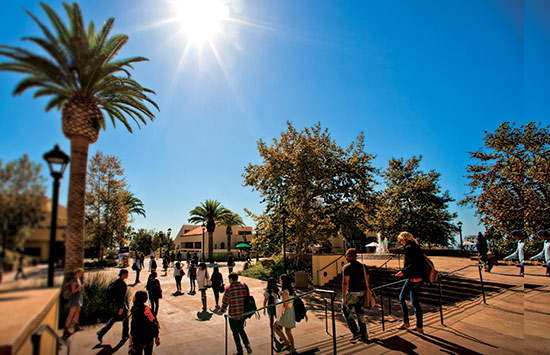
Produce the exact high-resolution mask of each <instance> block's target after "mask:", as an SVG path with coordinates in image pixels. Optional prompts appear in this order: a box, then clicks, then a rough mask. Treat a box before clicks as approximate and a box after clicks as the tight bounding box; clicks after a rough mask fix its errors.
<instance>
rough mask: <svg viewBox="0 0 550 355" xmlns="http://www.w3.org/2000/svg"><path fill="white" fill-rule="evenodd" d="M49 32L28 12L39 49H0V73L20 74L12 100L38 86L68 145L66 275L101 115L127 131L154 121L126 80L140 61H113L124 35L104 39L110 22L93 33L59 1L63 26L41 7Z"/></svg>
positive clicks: (78, 249) (74, 257)
mask: <svg viewBox="0 0 550 355" xmlns="http://www.w3.org/2000/svg"><path fill="white" fill-rule="evenodd" d="M41 6H42V8H43V10H44V11H45V12H46V14H47V16H48V18H49V20H50V21H51V23H52V26H53V29H54V31H55V33H53V32H52V31H51V30H50V29H48V27H46V26H45V25H44V24H42V22H40V21H39V20H38V19H37V18H36V17H35V16H33V15H32V14H31V13H29V12H27V13H28V14H29V16H30V17H31V18H32V19H33V20H34V21H35V22H36V23H37V24H38V26H39V27H40V29H41V30H42V33H43V35H44V36H43V37H28V38H25V39H26V40H28V41H30V42H32V43H34V44H36V45H38V46H39V47H40V48H39V51H37V52H35V53H33V52H31V51H29V50H27V49H22V48H17V47H11V46H0V55H1V56H4V57H7V58H8V59H9V61H8V62H4V63H0V70H2V71H11V72H16V73H22V74H25V78H24V79H23V80H22V81H21V82H19V84H18V85H17V86H16V87H15V90H14V92H13V93H14V95H19V94H21V93H23V92H24V91H26V90H27V89H31V88H36V89H37V90H36V91H35V93H34V97H42V96H48V97H51V100H50V101H49V102H48V103H47V104H46V107H45V109H46V111H49V110H51V109H52V108H56V109H58V110H62V112H63V113H62V120H61V122H62V129H63V134H64V135H65V136H66V137H67V138H68V139H70V140H71V166H70V180H69V196H68V204H67V233H66V243H65V246H66V253H65V271H66V274H68V273H69V272H71V271H72V270H74V269H75V268H77V267H82V265H83V262H84V248H83V246H84V228H85V225H84V220H85V218H84V216H85V210H86V204H85V192H86V168H87V161H88V148H89V145H90V144H92V143H94V142H95V141H97V138H98V136H99V129H100V128H101V127H103V128H105V117H104V113H105V114H107V115H108V116H109V118H110V119H111V121H112V123H113V126H115V124H116V122H117V121H118V122H120V123H122V124H123V125H124V126H125V127H126V129H128V131H130V132H132V128H131V126H130V124H129V123H128V118H131V119H132V120H133V121H135V123H136V124H137V125H138V127H139V125H140V123H143V124H146V123H147V119H151V120H152V119H153V118H154V115H153V113H152V112H151V110H150V109H149V108H148V107H147V106H146V103H149V104H151V105H153V106H154V107H156V108H157V109H158V106H157V105H156V103H155V102H154V101H152V100H151V99H150V98H149V97H148V96H147V94H154V92H153V91H151V90H149V89H147V88H144V87H142V86H141V85H140V84H139V83H138V82H136V81H135V80H133V79H131V78H130V72H129V69H132V68H133V67H132V64H133V63H137V62H141V61H145V60H147V59H146V58H143V57H131V58H127V59H119V60H115V57H116V56H117V54H118V53H119V51H120V50H121V48H122V47H123V46H124V45H125V44H126V42H127V41H128V36H126V35H122V34H118V35H114V36H112V37H109V33H110V31H111V29H112V27H113V24H114V18H109V19H107V21H105V23H104V24H103V26H101V28H100V29H99V31H96V28H95V25H94V23H93V22H90V23H89V24H88V26H87V27H86V26H85V24H84V20H83V17H82V13H81V11H80V7H79V6H78V5H77V4H76V3H73V4H72V5H71V4H68V3H63V6H64V8H65V11H66V13H67V16H68V23H69V25H68V26H67V25H66V24H65V23H64V22H63V20H62V19H61V18H60V17H59V15H58V14H57V13H56V12H55V11H54V10H53V9H52V8H51V7H49V6H48V5H46V4H45V3H41Z"/></svg>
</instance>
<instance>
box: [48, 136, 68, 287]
mask: <svg viewBox="0 0 550 355" xmlns="http://www.w3.org/2000/svg"><path fill="white" fill-rule="evenodd" d="M44 160H45V161H47V162H48V166H49V167H50V174H51V175H52V177H53V195H52V215H51V217H52V218H51V222H50V259H49V261H48V287H53V271H54V261H55V234H56V230H57V205H58V202H59V180H61V178H62V177H63V173H64V172H65V169H66V168H67V165H68V164H69V162H70V161H71V158H69V156H68V155H67V154H65V153H64V152H63V151H62V150H61V149H59V146H58V145H57V144H56V145H55V147H54V148H53V150H50V151H49V152H47V153H46V154H44Z"/></svg>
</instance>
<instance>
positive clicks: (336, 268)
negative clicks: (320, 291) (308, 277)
mask: <svg viewBox="0 0 550 355" xmlns="http://www.w3.org/2000/svg"><path fill="white" fill-rule="evenodd" d="M335 260H338V261H335ZM331 263H333V264H332V265H330V266H328V265H329V264H331ZM346 263H347V260H346V258H345V257H344V256H343V255H342V254H313V255H312V260H311V268H312V274H313V284H314V285H315V286H319V287H321V286H324V285H325V284H326V283H327V282H329V281H330V280H332V279H333V278H334V277H336V275H338V274H339V273H341V272H342V266H344V265H345V264H346ZM326 266H328V267H327V268H326V269H323V268H325V267H326Z"/></svg>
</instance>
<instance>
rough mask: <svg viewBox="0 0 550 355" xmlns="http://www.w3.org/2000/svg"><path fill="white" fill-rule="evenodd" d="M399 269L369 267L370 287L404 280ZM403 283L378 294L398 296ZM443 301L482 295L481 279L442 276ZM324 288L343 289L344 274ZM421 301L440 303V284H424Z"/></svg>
mask: <svg viewBox="0 0 550 355" xmlns="http://www.w3.org/2000/svg"><path fill="white" fill-rule="evenodd" d="M397 271H398V270H392V269H387V270H386V269H378V270H374V269H372V268H371V269H369V275H370V276H369V277H370V287H371V288H375V287H378V286H381V285H384V284H388V283H392V282H395V281H399V280H402V278H401V277H395V276H394V275H395V274H396V273H397ZM483 285H484V288H485V294H486V295H489V294H493V293H497V292H500V291H502V290H505V289H508V288H510V287H511V285H508V284H504V283H496V282H486V281H484V282H483ZM402 286H403V284H402V283H398V284H396V285H392V286H388V287H386V288H383V289H380V290H376V291H375V292H376V294H377V295H380V294H381V293H383V294H384V297H387V296H388V294H389V295H391V297H392V298H397V297H398V296H399V293H400V292H401V287H402ZM441 287H442V301H443V304H453V303H456V302H461V301H465V300H469V299H474V298H477V297H479V296H481V295H482V291H481V282H480V281H479V279H477V280H474V279H466V278H462V277H459V276H453V275H449V276H445V275H443V276H442V279H441ZM323 288H328V289H333V290H341V289H342V274H338V276H336V277H335V278H333V279H332V280H331V281H329V283H328V284H326V285H325V286H323ZM420 302H421V303H424V304H433V305H435V304H439V286H438V285H437V284H433V285H427V284H424V285H423V286H422V289H421V291H420Z"/></svg>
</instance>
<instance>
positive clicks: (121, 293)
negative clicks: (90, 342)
mask: <svg viewBox="0 0 550 355" xmlns="http://www.w3.org/2000/svg"><path fill="white" fill-rule="evenodd" d="M127 278H128V270H126V269H122V270H120V272H119V273H118V279H116V281H115V284H114V290H113V291H114V292H113V293H114V294H113V298H114V300H113V301H114V304H113V315H112V317H111V319H109V321H108V322H107V323H106V324H105V326H103V328H101V329H100V330H99V331H98V332H97V340H99V342H100V343H101V342H102V341H103V336H104V335H105V333H107V332H108V331H109V329H111V327H112V326H113V325H114V324H115V322H117V321H122V341H125V340H126V339H128V338H129V337H130V335H129V334H128V305H127V304H126V290H127V289H128V286H127V285H126V282H125V281H124V280H126V279H127Z"/></svg>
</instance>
